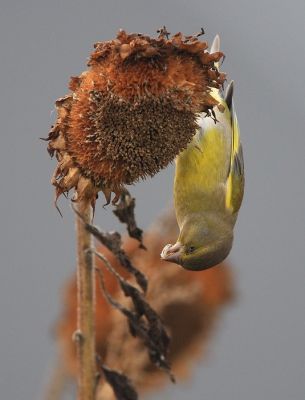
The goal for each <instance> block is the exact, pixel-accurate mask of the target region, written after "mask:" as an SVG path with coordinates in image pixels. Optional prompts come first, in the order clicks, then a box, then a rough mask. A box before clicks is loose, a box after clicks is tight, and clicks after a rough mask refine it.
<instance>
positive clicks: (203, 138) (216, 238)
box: [161, 35, 245, 271]
mask: <svg viewBox="0 0 305 400" xmlns="http://www.w3.org/2000/svg"><path fill="white" fill-rule="evenodd" d="M219 48H220V39H219V36H218V35H217V36H216V37H215V39H214V41H213V44H212V46H211V52H215V51H219ZM215 67H216V68H218V65H216V64H215ZM233 90H234V82H233V81H232V82H231V83H230V84H229V85H228V87H227V90H226V95H225V97H224V96H223V91H222V89H216V88H213V89H212V92H211V94H212V96H213V97H214V98H215V99H216V100H217V101H219V104H220V105H218V107H215V108H214V109H213V116H214V118H211V117H209V116H208V115H206V114H204V113H202V114H200V116H199V118H198V120H197V124H198V127H199V128H198V129H197V130H196V134H195V135H194V137H193V140H192V141H191V142H190V143H189V145H188V147H187V148H186V149H185V150H184V151H182V152H181V153H180V154H179V155H178V156H177V157H176V160H175V162H176V169H175V178H174V206H175V212H176V219H177V222H178V225H179V229H180V234H179V237H178V239H177V242H176V244H174V245H172V244H168V245H166V246H165V247H164V249H163V250H162V253H161V259H163V260H165V261H170V262H173V263H176V264H179V265H180V266H181V267H182V268H185V269H187V270H190V271H201V270H205V269H208V268H211V267H213V266H215V265H218V264H219V263H221V262H222V261H223V260H224V259H225V258H226V257H227V256H228V255H229V253H230V251H231V248H232V244H233V228H234V225H235V223H236V219H237V215H238V211H239V209H240V206H241V203H242V199H243V194H244V184H245V176H244V160H243V150H242V145H241V141H240V132H239V125H238V121H237V117H236V112H235V107H234V102H233Z"/></svg>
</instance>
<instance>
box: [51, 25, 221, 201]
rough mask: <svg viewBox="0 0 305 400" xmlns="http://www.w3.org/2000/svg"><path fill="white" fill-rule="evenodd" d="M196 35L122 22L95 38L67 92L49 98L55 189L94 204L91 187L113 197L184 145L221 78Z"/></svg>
mask: <svg viewBox="0 0 305 400" xmlns="http://www.w3.org/2000/svg"><path fill="white" fill-rule="evenodd" d="M203 33H204V32H203V30H202V31H201V32H199V33H198V34H197V35H193V36H186V37H185V38H184V39H183V38H182V34H181V32H179V33H177V34H175V35H173V36H172V37H171V38H169V33H168V32H167V31H166V28H165V27H163V28H162V29H161V30H159V36H158V37H157V38H150V37H149V36H148V35H143V34H141V33H132V34H127V33H126V32H125V31H123V30H120V31H119V32H118V34H117V36H116V37H117V39H115V40H111V41H109V42H104V43H96V44H95V45H94V47H95V51H94V52H93V53H92V54H91V57H90V59H89V61H88V66H89V67H90V68H89V70H88V71H85V72H83V73H82V74H81V75H80V76H79V77H72V78H71V82H70V84H69V88H70V89H71V90H72V91H73V93H71V94H68V95H66V96H64V97H62V98H60V99H58V100H57V101H56V103H55V105H56V109H57V113H58V118H57V121H56V123H55V125H54V126H53V127H52V129H51V131H50V133H49V135H48V137H47V138H46V139H45V140H48V141H49V145H48V152H49V154H50V155H51V156H53V155H54V154H55V155H56V158H57V160H58V164H57V167H56V170H55V172H54V174H53V177H52V184H53V185H54V186H55V187H56V189H55V205H56V201H57V198H58V196H60V195H61V194H62V193H65V192H69V190H70V189H72V188H75V189H76V192H77V199H76V200H75V201H77V202H82V203H83V207H84V208H85V207H86V206H87V204H90V205H91V206H92V207H93V209H94V207H95V202H96V198H97V193H98V192H99V191H102V192H103V193H104V195H105V197H106V200H107V203H109V202H110V199H111V192H114V193H115V198H114V200H113V202H114V203H115V202H116V201H117V200H118V198H119V195H120V193H121V188H122V186H123V185H124V184H132V183H134V182H136V181H137V180H138V179H139V178H143V179H144V178H145V177H147V176H153V175H154V174H156V173H157V172H158V171H159V170H160V169H162V168H165V167H166V166H167V165H168V164H169V163H170V162H171V161H173V160H174V158H175V157H176V156H177V155H178V154H179V153H180V152H181V151H182V150H184V149H185V148H186V146H187V144H188V143H189V142H190V141H191V140H192V137H193V135H194V134H195V130H196V127H197V124H196V119H197V116H198V114H199V113H201V112H205V113H207V114H210V113H211V112H212V109H213V107H214V106H216V105H217V104H218V102H217V101H216V100H215V99H214V98H213V97H212V96H211V95H210V90H211V88H213V87H217V88H219V87H220V86H221V85H222V83H223V82H224V81H225V79H226V74H225V73H220V72H218V70H217V68H215V65H214V63H216V62H218V61H219V60H220V58H221V57H224V55H223V53H221V52H216V53H214V54H210V53H209V52H208V51H207V48H208V44H207V43H206V42H201V41H200V40H199V39H198V38H199V36H200V35H202V34H203Z"/></svg>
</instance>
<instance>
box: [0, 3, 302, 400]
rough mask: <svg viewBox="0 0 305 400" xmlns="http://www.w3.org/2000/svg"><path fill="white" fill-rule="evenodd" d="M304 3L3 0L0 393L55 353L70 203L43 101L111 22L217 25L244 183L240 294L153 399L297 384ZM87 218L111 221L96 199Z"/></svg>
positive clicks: (157, 194) (161, 183)
mask: <svg viewBox="0 0 305 400" xmlns="http://www.w3.org/2000/svg"><path fill="white" fill-rule="evenodd" d="M304 16H305V3H304V1H303V0H298V1H281V2H279V1H275V0H274V1H270V0H269V1H268V0H267V1H266V0H257V1H248V2H246V1H244V0H239V1H231V2H229V1H224V0H220V1H214V2H212V1H206V2H204V1H196V0H189V1H187V2H178V1H174V0H169V1H159V0H154V1H152V0H150V1H148V0H141V1H138V0H136V1H118V0H112V1H90V0H87V1H76V0H75V1H63V0H61V1H30V0H27V1H9V0H2V1H1V13H0V30H1V32H0V33H1V36H0V38H1V39H0V40H1V56H0V71H1V77H0V80H1V81H0V82H1V83H0V85H1V87H0V98H1V107H0V113H1V136H0V140H1V145H0V151H1V156H0V171H1V172H0V173H1V203H0V204H1V208H0V213H1V241H0V245H1V268H0V275H1V276H0V285H1V288H0V296H1V298H0V310H1V325H0V329H1V341H0V349H1V355H0V363H1V366H0V371H1V373H0V398H1V399H5V400H8V399H10V400H12V399H19V398H22V399H35V398H36V399H37V398H38V397H39V393H40V390H41V387H42V383H43V380H44V379H45V378H46V375H47V371H48V366H49V364H50V361H51V359H52V355H53V351H54V343H53V341H52V338H51V335H50V327H51V325H52V322H53V321H54V319H55V318H56V315H57V314H58V310H59V304H60V300H59V299H60V289H61V285H62V282H63V281H64V279H65V278H66V277H67V276H68V275H69V274H70V273H71V271H72V270H73V268H74V264H75V259H76V255H75V238H74V216H73V215H72V212H71V211H70V209H69V202H68V201H66V200H65V199H60V201H59V206H60V208H61V211H62V212H63V214H64V218H63V219H61V218H60V216H59V215H58V213H57V211H56V210H55V208H54V207H53V195H54V190H53V187H52V186H51V185H50V179H51V175H52V173H53V171H54V169H55V164H56V162H55V160H53V161H50V158H49V156H48V154H47V152H46V143H45V142H42V141H40V140H38V137H41V136H43V137H45V136H46V135H47V133H48V131H49V128H50V125H51V124H52V123H53V122H54V121H55V118H56V114H55V112H53V113H52V114H51V112H52V110H54V101H55V100H56V99H57V98H59V97H61V96H63V95H65V94H67V93H68V88H67V85H68V82H69V77H70V76H71V75H79V74H80V73H81V72H82V71H84V70H85V69H86V57H88V56H89V55H90V53H91V51H92V50H93V47H92V46H93V43H95V42H97V41H104V40H109V39H111V38H113V37H114V36H115V34H116V33H117V31H118V29H120V28H122V29H125V30H126V31H127V32H144V33H148V34H150V35H154V34H155V31H156V29H157V28H159V27H161V26H162V25H166V27H167V28H168V30H169V31H170V32H172V33H176V32H177V31H179V30H181V31H182V32H183V34H185V35H189V34H193V33H196V32H198V30H199V28H200V27H201V26H203V27H204V28H205V30H206V35H205V40H207V41H208V42H209V43H211V41H212V39H213V37H214V35H215V34H216V33H218V34H219V35H220V38H221V49H222V50H223V51H224V53H225V54H226V56H227V57H226V60H225V62H224V65H223V67H222V69H223V70H224V71H226V72H227V73H228V80H231V79H234V80H235V104H236V108H237V114H238V119H239V123H240V127H241V133H242V141H243V146H244V155H245V163H246V193H245V198H244V203H243V206H242V210H241V212H240V216H239V220H238V223H237V226H236V230H235V244H234V248H233V251H232V253H231V256H230V259H231V260H232V262H233V263H234V265H235V266H236V277H237V283H238V293H239V295H238V301H237V302H236V303H235V304H234V306H231V307H230V308H229V309H228V310H227V312H226V313H225V314H224V318H223V319H222V320H221V323H220V325H219V327H218V328H219V329H218V331H217V335H216V337H214V339H213V342H212V346H211V348H210V352H209V357H208V360H205V362H204V363H202V364H200V363H199V365H198V367H197V368H196V369H195V371H194V377H193V378H192V379H191V380H190V381H189V382H188V383H186V384H183V383H178V384H177V385H175V386H173V385H168V387H167V389H166V391H165V392H162V393H159V394H156V395H155V397H153V399H160V398H163V399H165V398H166V399H175V400H178V399H184V398H189V399H198V398H202V399H207V400H222V399H225V400H236V399H247V400H248V399H250V400H256V399H268V400H278V399H287V398H289V399H293V400H299V399H300V400H301V399H303V398H304V396H305V383H304V365H305V357H304V356H305V347H304V344H305V343H304V342H305V320H304V301H305V293H304V283H305V268H304V260H305V243H304V238H305V235H304V208H303V205H304V197H305V188H304V166H305V162H304V149H305V132H304V105H305V104H304V89H305V83H304V69H305V52H304V36H305V23H304ZM173 174H174V167H173V166H170V167H169V168H168V169H166V170H165V171H164V172H162V173H160V174H159V175H158V176H156V177H155V178H154V179H153V180H147V181H145V182H144V183H141V184H139V185H137V186H135V187H134V188H131V192H132V195H134V196H136V198H137V220H138V223H139V225H140V226H142V227H145V226H147V225H149V224H150V223H151V222H152V221H153V220H154V218H155V217H156V216H157V215H158V214H159V213H160V211H161V210H162V209H163V208H164V207H165V206H166V205H167V203H168V202H169V201H170V200H171V198H172V181H173ZM95 222H96V223H97V224H98V225H100V226H102V227H103V229H118V228H119V229H122V228H121V227H120V225H118V223H117V222H116V219H115V217H114V216H113V215H112V212H111V207H110V206H108V207H107V210H106V211H105V210H104V209H103V208H102V206H101V201H100V202H99V203H98V206H97V210H96V220H95Z"/></svg>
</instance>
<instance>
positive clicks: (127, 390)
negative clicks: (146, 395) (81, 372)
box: [96, 354, 138, 400]
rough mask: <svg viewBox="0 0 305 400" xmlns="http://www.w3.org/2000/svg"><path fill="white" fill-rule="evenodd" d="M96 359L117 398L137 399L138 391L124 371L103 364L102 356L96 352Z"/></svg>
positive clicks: (124, 399)
mask: <svg viewBox="0 0 305 400" xmlns="http://www.w3.org/2000/svg"><path fill="white" fill-rule="evenodd" d="M96 360H97V363H98V365H99V366H100V368H101V369H102V371H103V373H104V375H105V378H106V380H107V382H108V383H109V384H110V385H111V387H112V389H113V391H114V394H115V396H116V398H117V400H137V399H138V393H137V391H136V389H135V388H134V386H133V385H132V383H131V380H130V379H129V378H128V377H127V376H126V375H124V374H123V373H122V372H119V371H115V370H111V369H109V368H108V367H106V365H104V364H103V362H102V360H101V357H100V356H99V355H98V354H96Z"/></svg>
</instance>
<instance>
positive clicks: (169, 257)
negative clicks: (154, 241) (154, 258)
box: [161, 242, 182, 264]
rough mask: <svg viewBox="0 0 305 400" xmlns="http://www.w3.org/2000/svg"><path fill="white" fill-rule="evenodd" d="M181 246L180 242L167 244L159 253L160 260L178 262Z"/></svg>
mask: <svg viewBox="0 0 305 400" xmlns="http://www.w3.org/2000/svg"><path fill="white" fill-rule="evenodd" d="M181 248H182V245H181V243H180V242H177V243H176V244H174V245H172V244H167V245H166V246H165V247H164V249H163V250H162V253H161V258H162V260H164V261H170V262H173V263H176V264H179V261H180V256H181Z"/></svg>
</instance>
